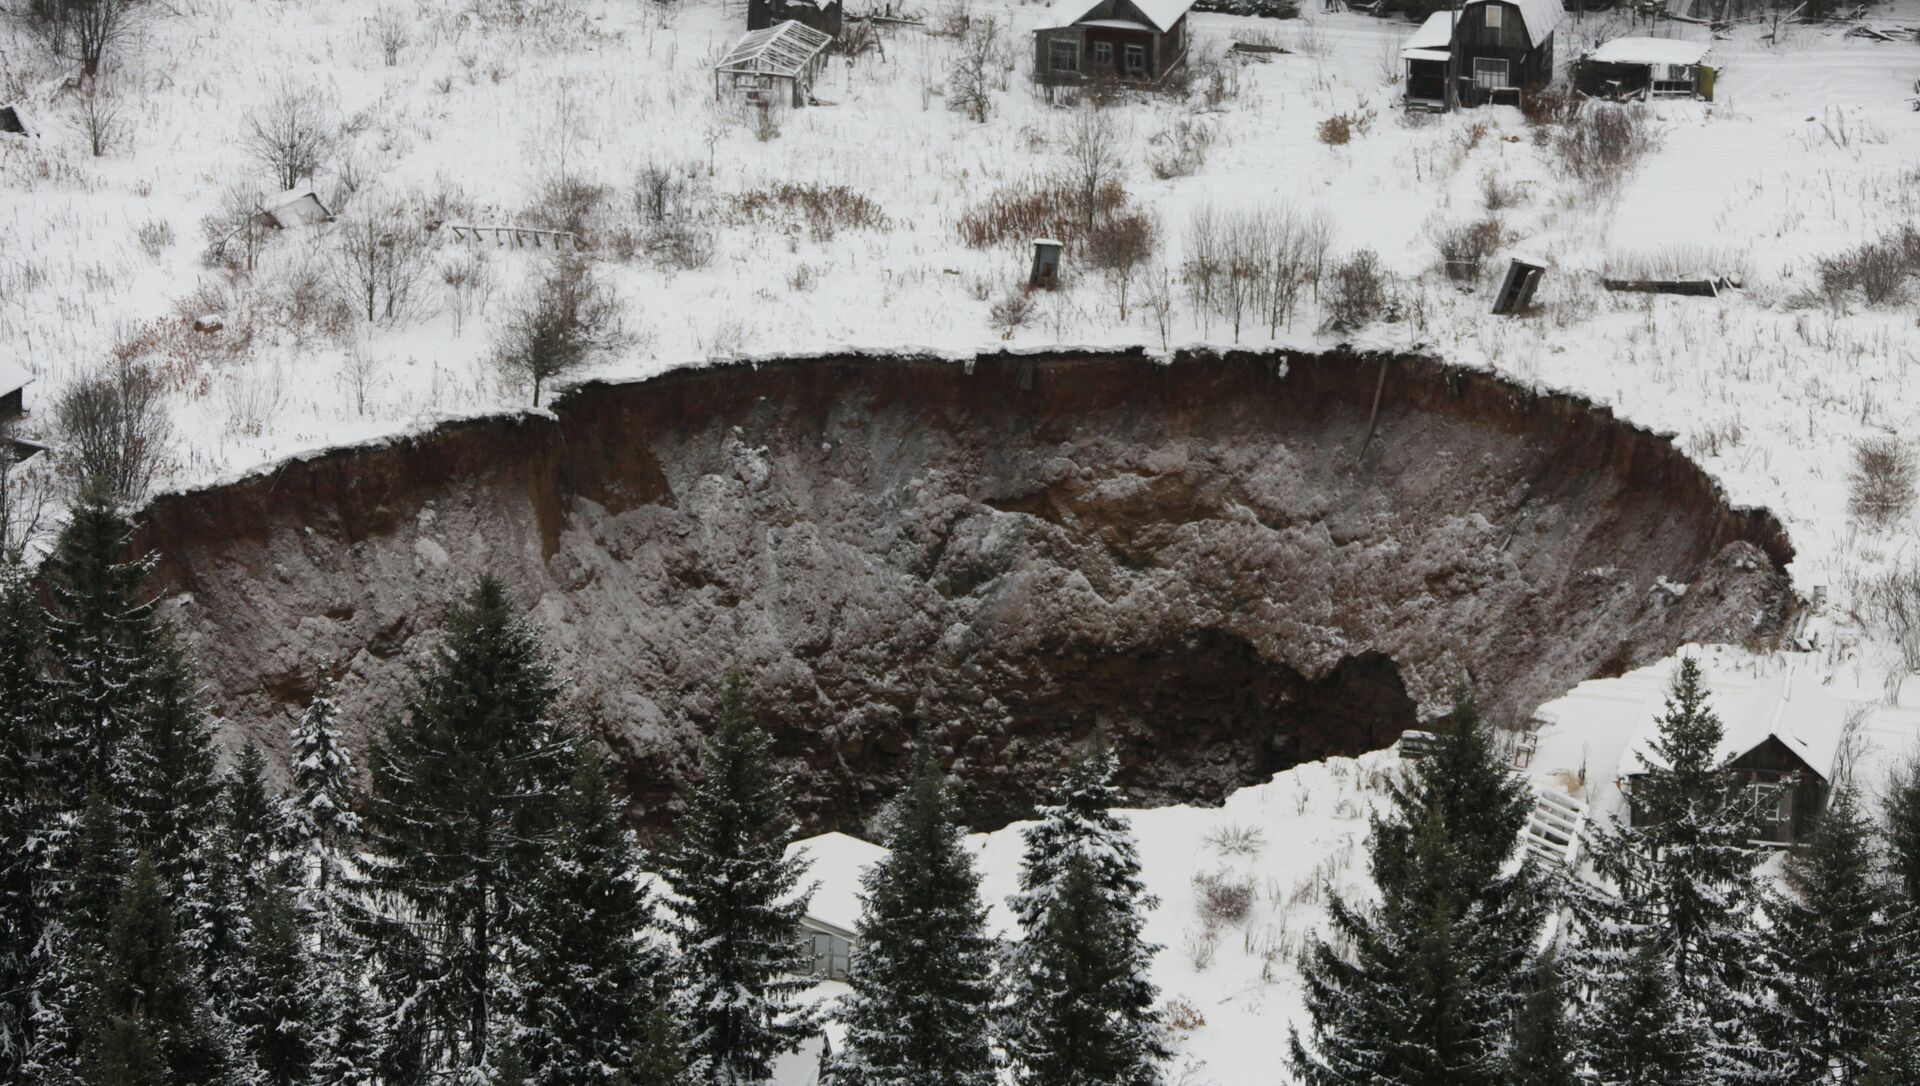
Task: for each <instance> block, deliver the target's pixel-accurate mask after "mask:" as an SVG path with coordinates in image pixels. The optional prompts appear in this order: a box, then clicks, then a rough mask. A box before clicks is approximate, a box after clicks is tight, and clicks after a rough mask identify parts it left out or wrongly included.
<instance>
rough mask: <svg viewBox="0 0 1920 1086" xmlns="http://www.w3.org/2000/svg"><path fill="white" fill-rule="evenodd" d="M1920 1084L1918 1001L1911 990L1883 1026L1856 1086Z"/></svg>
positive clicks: (1908, 990) (1919, 1020) (1909, 1085)
mask: <svg viewBox="0 0 1920 1086" xmlns="http://www.w3.org/2000/svg"><path fill="white" fill-rule="evenodd" d="M1916 1082H1920V999H1916V998H1914V995H1913V990H1912V987H1911V986H1909V987H1908V988H1907V998H1906V999H1904V1000H1901V1001H1899V1002H1898V1003H1897V1004H1896V1005H1895V1009H1894V1012H1893V1014H1892V1015H1890V1016H1889V1017H1888V1019H1887V1020H1886V1021H1885V1022H1884V1023H1883V1029H1882V1032H1881V1036H1880V1037H1878V1038H1876V1039H1875V1041H1874V1045H1873V1048H1872V1050H1871V1051H1869V1052H1868V1053H1867V1066H1866V1070H1865V1072H1864V1073H1863V1074H1861V1076H1860V1086H1912V1084H1913V1083H1916Z"/></svg>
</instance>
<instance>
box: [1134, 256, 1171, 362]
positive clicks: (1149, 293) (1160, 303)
mask: <svg viewBox="0 0 1920 1086" xmlns="http://www.w3.org/2000/svg"><path fill="white" fill-rule="evenodd" d="M1141 301H1142V302H1143V303H1144V304H1145V305H1146V307H1147V313H1148V314H1149V315H1151V316H1152V317H1153V327H1154V330H1155V331H1157V332H1159V333H1160V349H1161V350H1163V351H1164V350H1168V349H1169V343H1168V340H1169V338H1170V335H1171V333H1172V330H1173V273H1172V272H1170V271H1168V270H1167V269H1166V266H1165V265H1162V266H1160V267H1158V268H1155V269H1154V270H1153V271H1152V272H1150V273H1149V274H1148V275H1147V283H1146V291H1145V293H1144V295H1143V297H1142V298H1141Z"/></svg>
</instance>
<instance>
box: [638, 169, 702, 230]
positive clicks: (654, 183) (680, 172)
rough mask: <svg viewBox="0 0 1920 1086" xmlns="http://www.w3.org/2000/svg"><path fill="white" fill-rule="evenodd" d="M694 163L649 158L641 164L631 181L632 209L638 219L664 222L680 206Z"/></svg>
mask: <svg viewBox="0 0 1920 1086" xmlns="http://www.w3.org/2000/svg"><path fill="white" fill-rule="evenodd" d="M693 171H694V168H693V167H688V166H685V165H679V164H675V163H670V162H659V161H653V160H649V161H647V162H645V163H643V164H641V166H640V170H639V172H638V173H637V174H636V175H635V177H634V182H633V210H634V213H635V214H637V215H639V216H640V218H641V220H642V221H644V222H650V223H660V222H665V221H666V220H667V218H668V216H670V215H673V214H675V213H677V212H678V211H679V210H680V205H681V203H682V201H684V200H685V198H686V195H687V193H688V191H689V190H690V189H691V188H692V185H693V180H692V179H693Z"/></svg>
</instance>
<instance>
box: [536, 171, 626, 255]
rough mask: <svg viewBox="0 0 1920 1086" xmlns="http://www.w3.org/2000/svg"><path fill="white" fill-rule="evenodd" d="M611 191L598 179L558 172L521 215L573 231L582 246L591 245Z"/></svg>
mask: <svg viewBox="0 0 1920 1086" xmlns="http://www.w3.org/2000/svg"><path fill="white" fill-rule="evenodd" d="M611 191H612V190H610V189H609V188H608V187H607V186H605V185H602V184H600V183H599V182H597V181H589V180H588V179H586V178H584V177H578V176H574V175H571V174H558V175H555V176H552V177H549V178H547V180H546V181H545V182H544V183H543V184H542V185H541V186H540V191H539V192H538V193H536V194H535V195H534V198H533V201H532V202H531V203H529V204H528V205H527V206H526V208H525V210H523V211H522V212H521V217H522V218H523V219H524V220H525V222H526V223H527V225H529V226H535V227H539V228H540V229H542V230H560V231H563V232H565V233H568V234H572V235H573V236H574V239H575V240H576V241H577V242H578V243H579V245H580V246H581V247H582V248H587V249H591V248H593V247H594V245H595V244H596V240H597V236H598V235H599V233H600V229H599V226H600V219H601V218H602V216H603V213H604V212H605V211H606V208H607V197H608V195H609V193H610V192H611Z"/></svg>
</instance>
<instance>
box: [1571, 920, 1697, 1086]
mask: <svg viewBox="0 0 1920 1086" xmlns="http://www.w3.org/2000/svg"><path fill="white" fill-rule="evenodd" d="M1625 963H1626V964H1625V970H1624V972H1623V973H1622V974H1621V975H1620V976H1619V977H1618V978H1617V979H1616V981H1615V982H1614V983H1612V984H1609V985H1608V986H1607V987H1606V988H1604V989H1602V990H1601V991H1600V992H1599V993H1598V994H1599V1006H1598V1008H1597V1011H1596V1013H1595V1015H1594V1018H1593V1021H1592V1022H1591V1023H1590V1024H1589V1028H1588V1030H1587V1037H1588V1039H1589V1040H1588V1043H1587V1045H1586V1059H1587V1063H1588V1065H1589V1070H1590V1073H1591V1081H1592V1082H1593V1084H1594V1086H1710V1084H1714V1083H1717V1081H1718V1080H1717V1078H1716V1077H1715V1076H1714V1075H1713V1074H1712V1073H1711V1072H1710V1071H1709V1070H1708V1049H1709V1046H1710V1044H1711V1037H1710V1036H1709V1034H1708V1031H1707V1027H1706V1025H1705V1024H1704V1023H1703V1022H1702V1021H1701V1020H1700V1019H1699V1018H1698V1017H1697V1014H1696V1012H1695V1011H1694V1010H1693V1008H1692V1007H1691V1006H1690V1005H1689V1004H1688V1002H1687V1001H1686V1000H1685V999H1684V998H1683V997H1682V996H1681V994H1680V992H1679V990H1678V987H1677V985H1676V983H1675V981H1674V977H1673V966H1672V964H1671V962H1670V959H1669V957H1668V955H1667V954H1666V952H1665V951H1664V950H1662V949H1661V948H1659V947H1655V946H1651V945H1648V946H1642V947H1638V948H1635V949H1634V950H1632V951H1631V952H1629V953H1628V954H1627V955H1626V958H1625Z"/></svg>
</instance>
